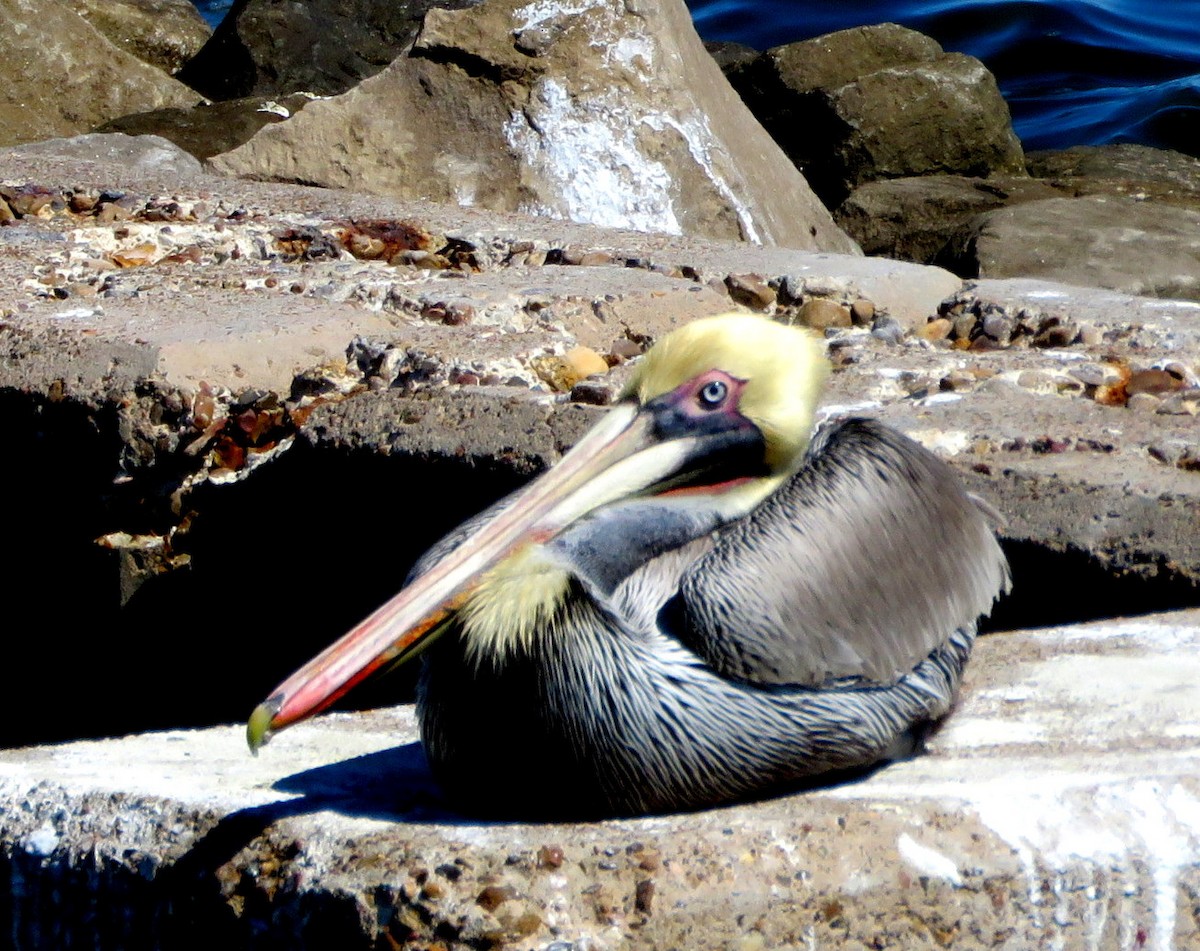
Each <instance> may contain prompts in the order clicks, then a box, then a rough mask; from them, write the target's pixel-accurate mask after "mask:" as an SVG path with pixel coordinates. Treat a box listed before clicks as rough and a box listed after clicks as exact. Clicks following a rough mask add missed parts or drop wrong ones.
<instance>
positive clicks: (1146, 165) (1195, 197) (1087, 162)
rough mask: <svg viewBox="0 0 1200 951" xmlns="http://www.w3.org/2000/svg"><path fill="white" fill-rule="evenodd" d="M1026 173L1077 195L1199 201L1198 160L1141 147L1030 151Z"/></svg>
mask: <svg viewBox="0 0 1200 951" xmlns="http://www.w3.org/2000/svg"><path fill="white" fill-rule="evenodd" d="M1025 160H1026V167H1027V168H1028V170H1029V174H1030V175H1033V176H1035V177H1036V178H1041V179H1047V180H1049V181H1052V182H1055V183H1057V184H1058V185H1059V186H1060V187H1063V186H1066V185H1070V186H1071V187H1073V188H1075V189H1078V190H1079V192H1080V193H1081V194H1095V193H1096V192H1097V191H1099V190H1101V189H1103V190H1105V192H1106V193H1108V194H1122V193H1123V194H1129V195H1132V194H1140V195H1141V196H1143V198H1148V199H1150V200H1154V201H1167V202H1172V203H1178V204H1185V205H1187V206H1188V207H1194V204H1193V203H1195V202H1200V158H1196V157H1195V156H1192V155H1184V154H1183V153H1182V152H1173V151H1171V150H1170V149H1155V148H1150V147H1149V146H1145V145H1133V144H1116V145H1086V146H1077V147H1075V148H1071V149H1063V150H1061V151H1042V152H1030V153H1029V154H1028V155H1026V156H1025Z"/></svg>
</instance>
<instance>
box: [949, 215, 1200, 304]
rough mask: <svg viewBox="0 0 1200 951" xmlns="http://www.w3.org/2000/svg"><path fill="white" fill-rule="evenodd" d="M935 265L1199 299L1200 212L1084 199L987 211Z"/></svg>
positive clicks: (970, 274)
mask: <svg viewBox="0 0 1200 951" xmlns="http://www.w3.org/2000/svg"><path fill="white" fill-rule="evenodd" d="M938 263H940V264H942V265H943V266H946V267H948V268H950V269H951V270H953V271H954V272H955V273H956V274H959V275H962V276H967V277H1034V278H1043V279H1046V280H1052V281H1061V282H1063V283H1066V284H1077V285H1083V286H1087V287H1105V288H1109V289H1112V290H1119V291H1123V292H1125V293H1129V294H1140V295H1144V296H1147V297H1181V298H1188V299H1191V300H1200V211H1193V210H1190V209H1186V208H1178V207H1174V206H1172V205H1168V204H1163V203H1156V202H1144V201H1138V200H1137V199H1136V198H1119V197H1106V196H1099V195H1097V196H1086V197H1080V198H1051V199H1047V200H1044V201H1033V202H1026V203H1024V204H1020V205H1014V206H1012V207H1008V208H1001V209H998V210H996V211H990V212H987V213H985V214H983V215H980V216H978V217H977V218H975V219H974V220H973V221H972V222H971V223H970V224H968V225H967V226H965V227H963V228H962V229H960V231H959V232H958V233H957V234H956V235H955V236H954V238H953V239H952V240H951V242H950V243H949V244H948V245H947V246H946V248H945V249H944V250H943V252H942V254H941V255H940V256H939V258H938Z"/></svg>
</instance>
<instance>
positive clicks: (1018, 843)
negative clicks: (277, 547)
mask: <svg viewBox="0 0 1200 951" xmlns="http://www.w3.org/2000/svg"><path fill="white" fill-rule="evenodd" d="M511 741H512V744H513V757H514V768H517V769H538V768H542V767H541V766H539V764H536V763H526V762H522V761H521V759H520V739H519V738H518V737H514V738H511ZM1198 768H1200V611H1194V610H1193V611H1185V612H1178V613H1175V614H1164V615H1158V616H1148V617H1141V618H1134V619H1114V620H1110V621H1106V622H1103V623H1096V624H1088V625H1077V626H1068V627H1060V628H1051V629H1045V630H1037V631H1025V632H1014V633H1006V634H997V635H991V636H987V637H985V638H983V639H982V640H981V641H980V643H979V645H978V647H977V653H976V656H975V657H974V658H973V660H972V663H971V666H970V668H969V672H968V676H967V679H966V682H965V685H964V690H963V695H962V699H961V702H960V703H959V705H958V708H957V709H956V710H955V711H954V712H953V714H952V715H951V717H950V718H949V720H948V721H947V722H946V723H945V725H944V726H943V728H942V729H941V730H940V731H939V732H938V733H936V734H935V735H934V736H933V738H932V739H931V741H930V744H929V750H928V753H927V754H926V755H924V756H921V757H918V758H916V759H913V760H909V761H906V762H902V763H896V764H892V765H890V766H887V767H885V768H883V769H880V770H878V771H876V772H875V773H873V774H872V775H870V776H868V777H865V778H861V779H858V780H856V781H850V782H847V783H845V784H843V785H839V786H834V787H831V788H826V789H814V790H811V791H806V792H800V793H796V794H793V795H790V796H783V797H780V798H775V799H770V800H767V801H763V802H759V803H754V804H747V805H740V806H734V807H730V808H725V809H716V810H710V811H706V812H700V813H695V814H688V815H675V816H658V817H650V818H643V819H630V820H621V821H610V822H597V823H582V824H547V825H524V824H504V823H485V822H477V821H474V820H472V819H471V818H470V817H467V816H461V815H456V814H453V813H450V812H448V811H446V809H445V807H444V806H443V805H442V804H441V802H440V799H439V797H438V793H437V790H436V786H435V785H434V784H433V781H432V779H431V777H430V776H429V775H428V773H427V771H426V768H425V765H424V761H423V757H422V755H421V752H420V747H419V744H418V743H417V738H416V733H415V728H414V723H413V717H412V711H411V708H408V707H400V708H395V709H384V710H377V711H372V712H367V713H361V714H334V715H329V716H325V717H322V718H319V719H318V720H316V721H313V722H311V723H309V724H306V725H303V726H300V727H297V728H295V729H293V730H291V731H289V732H287V733H284V734H282V735H281V736H279V737H277V738H276V739H275V740H274V741H273V742H272V744H271V745H270V746H269V747H267V748H266V749H265V750H264V751H263V752H262V753H261V755H260V756H259V757H258V758H257V759H255V758H251V757H250V756H249V754H248V753H247V752H246V750H245V746H244V742H243V734H242V730H241V728H240V727H237V726H234V727H218V728H212V729H208V730H199V731H193V732H186V731H176V732H166V733H152V734H145V735H141V736H131V737H125V738H121V739H113V740H106V741H100V742H80V743H71V744H64V745H60V746H52V747H42V748H33V749H24V750H14V751H8V752H5V753H0V804H2V806H3V809H2V812H0V814H2V815H3V817H4V818H3V819H0V830H2V831H0V841H2V842H3V850H2V851H0V870H2V871H3V873H4V875H5V877H7V879H8V885H9V889H10V891H9V896H10V897H9V898H8V899H6V900H7V901H8V902H9V908H8V909H7V910H8V912H9V915H10V917H11V921H12V922H13V932H12V934H13V937H14V939H15V945H16V946H17V947H18V948H24V947H42V946H50V944H52V943H53V942H54V941H57V942H59V943H62V944H65V943H67V942H68V941H69V940H71V939H76V940H77V939H78V938H79V936H80V935H81V934H84V933H86V934H87V935H88V936H89V938H88V940H89V941H93V940H94V941H95V945H94V946H96V947H118V946H120V942H121V941H122V940H125V939H127V938H128V936H129V935H130V934H134V933H136V934H138V935H139V939H138V941H137V945H138V946H139V947H147V948H158V947H170V946H172V940H174V939H178V938H179V937H180V936H181V935H187V936H189V937H190V938H191V939H192V940H193V942H194V943H195V942H198V941H200V940H202V939H203V938H208V937H214V936H218V935H219V936H221V937H223V938H224V939H225V940H232V941H236V942H238V945H239V946H246V947H275V946H284V945H289V946H291V947H320V946H331V945H330V942H336V943H337V944H338V946H341V947H382V946H390V945H404V946H406V947H415V948H434V947H445V948H459V947H463V948H466V947H480V946H484V945H486V946H491V947H505V948H514V949H543V948H548V947H554V948H555V949H556V951H559V949H564V948H577V949H584V948H590V949H605V948H621V947H631V946H632V947H655V948H668V947H688V948H694V949H706V948H714V949H715V948H745V949H752V948H789V947H796V948H801V947H847V948H850V947H863V946H866V947H895V948H910V947H926V946H929V947H951V946H952V947H955V948H1007V949H1017V948H1030V947H1064V948H1088V949H1102V948H1103V949H1107V948H1133V947H1138V948H1142V947H1144V948H1151V949H1156V951H1169V949H1185V948H1196V947H1200V919H1198V915H1197V912H1196V908H1197V902H1196V896H1197V890H1198V889H1200V779H1198V778H1197V777H1198V776H1200V769H1198ZM492 781H499V782H502V781H503V778H502V777H495V778H493V780H492ZM546 781H547V782H553V771H552V770H548V771H547V775H546ZM117 893H119V894H121V895H123V896H125V898H124V907H123V908H122V910H120V911H116V910H109V911H105V912H100V913H98V912H97V905H96V904H95V902H99V901H100V900H101V899H102V898H103V896H105V895H110V894H117ZM322 942H323V943H322ZM555 942H561V943H560V944H555Z"/></svg>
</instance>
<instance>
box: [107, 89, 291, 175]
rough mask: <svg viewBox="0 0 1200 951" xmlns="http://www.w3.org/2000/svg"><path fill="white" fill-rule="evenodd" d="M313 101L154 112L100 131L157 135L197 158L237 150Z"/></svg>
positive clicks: (254, 101) (287, 99)
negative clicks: (265, 128)
mask: <svg viewBox="0 0 1200 951" xmlns="http://www.w3.org/2000/svg"><path fill="white" fill-rule="evenodd" d="M311 101H312V99H311V97H309V96H305V95H300V94H296V95H291V96H282V97H280V98H278V99H265V98H262V97H254V98H250V99H231V100H228V101H226V102H213V103H203V102H202V103H199V104H197V105H196V106H194V107H193V108H191V109H154V110H151V111H150V112H136V113H133V114H132V115H128V116H121V117H120V118H119V119H113V120H112V121H111V122H106V123H105V124H104V125H102V126H100V128H99V129H97V131H98V132H122V133H125V134H126V135H156V136H161V137H162V138H164V139H170V140H171V141H172V142H174V143H175V144H176V145H177V146H179V147H180V148H181V149H183V150H184V151H185V152H188V153H189V154H191V155H194V156H195V157H196V158H198V159H207V158H211V157H212V156H214V155H218V154H220V153H221V152H228V151H230V150H232V149H236V148H237V147H238V146H239V145H241V144H242V143H243V142H246V141H247V140H248V139H250V138H251V136H253V135H254V134H255V133H256V132H257V131H258V130H259V129H261V128H262V127H263V126H267V125H271V124H273V123H276V122H283V121H284V120H285V119H289V118H291V117H292V116H293V115H295V114H296V113H297V112H299V111H300V110H301V109H303V108H304V107H305V106H306V105H308V104H309V103H310V102H311Z"/></svg>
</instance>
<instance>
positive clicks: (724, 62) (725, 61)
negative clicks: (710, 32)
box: [704, 40, 759, 72]
mask: <svg viewBox="0 0 1200 951" xmlns="http://www.w3.org/2000/svg"><path fill="white" fill-rule="evenodd" d="M704 48H705V49H706V50H708V55H709V56H711V57H712V58H713V61H714V62H715V63H716V64H717V65H718V66H720V67H721V71H722V72H724V71H725V70H728V69H729V68H731V67H733V66H745V65H747V64H748V63H751V62H753V61H754V60H756V59H758V57H759V51H758V50H756V49H755V48H754V47H753V46H747V45H746V44H745V43H729V42H724V41H720V40H705V41H704Z"/></svg>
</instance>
